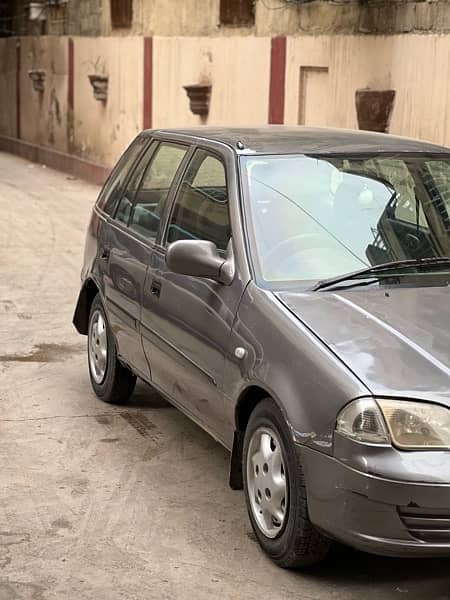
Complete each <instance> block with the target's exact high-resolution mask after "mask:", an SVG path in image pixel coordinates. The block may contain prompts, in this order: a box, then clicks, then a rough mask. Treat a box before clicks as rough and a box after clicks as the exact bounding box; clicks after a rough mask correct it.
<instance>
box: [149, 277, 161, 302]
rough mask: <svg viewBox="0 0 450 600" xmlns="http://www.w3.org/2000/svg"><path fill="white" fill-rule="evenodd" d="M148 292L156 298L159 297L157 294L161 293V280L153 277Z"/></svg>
mask: <svg viewBox="0 0 450 600" xmlns="http://www.w3.org/2000/svg"><path fill="white" fill-rule="evenodd" d="M150 294H151V295H152V296H156V297H157V298H159V296H160V294H161V282H160V281H158V280H157V279H153V281H152V283H151V285H150Z"/></svg>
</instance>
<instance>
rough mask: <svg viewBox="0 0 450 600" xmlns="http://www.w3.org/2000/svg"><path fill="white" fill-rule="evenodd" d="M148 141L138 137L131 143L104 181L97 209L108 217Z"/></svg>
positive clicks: (140, 136) (146, 138)
mask: <svg viewBox="0 0 450 600" xmlns="http://www.w3.org/2000/svg"><path fill="white" fill-rule="evenodd" d="M148 141H149V138H148V137H145V136H142V135H139V136H138V137H137V138H135V139H134V140H133V141H132V142H131V144H130V145H129V146H128V148H127V149H126V150H125V152H124V153H123V154H122V156H121V157H120V159H119V161H118V162H117V164H116V166H115V167H114V168H113V170H112V172H111V174H110V176H109V177H108V179H107V180H106V182H105V185H104V186H103V189H102V191H101V192H100V195H99V197H98V200H97V208H99V209H100V210H102V211H103V212H105V213H107V214H108V215H111V214H112V213H113V212H114V208H115V205H116V202H117V200H118V199H119V197H120V194H121V190H122V188H123V185H124V183H125V180H126V178H127V175H128V173H129V172H130V170H131V168H132V166H133V165H134V163H135V161H136V159H137V158H138V156H139V155H140V154H141V152H142V150H143V148H144V146H145V145H146V144H147V142H148Z"/></svg>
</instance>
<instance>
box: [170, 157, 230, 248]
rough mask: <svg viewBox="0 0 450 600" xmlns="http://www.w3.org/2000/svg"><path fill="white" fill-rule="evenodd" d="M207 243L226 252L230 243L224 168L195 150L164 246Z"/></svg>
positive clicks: (220, 163) (218, 161)
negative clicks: (181, 241) (178, 241)
mask: <svg viewBox="0 0 450 600" xmlns="http://www.w3.org/2000/svg"><path fill="white" fill-rule="evenodd" d="M177 240H208V241H211V242H214V243H215V244H216V246H217V249H218V250H222V251H225V250H226V248H227V246H228V242H229V240H230V219H229V215H228V193H227V186H226V177H225V167H224V165H223V163H222V162H221V161H220V160H219V159H218V158H216V157H214V156H211V155H210V154H208V153H207V152H206V151H204V150H197V152H196V153H195V155H194V157H193V159H192V162H191V164H190V166H189V168H188V170H187V172H186V175H185V177H184V179H183V182H182V184H181V187H180V191H179V193H178V195H177V198H176V200H175V205H174V209H173V213H172V216H171V219H170V224H169V229H168V233H167V243H168V244H170V243H172V242H175V241H177Z"/></svg>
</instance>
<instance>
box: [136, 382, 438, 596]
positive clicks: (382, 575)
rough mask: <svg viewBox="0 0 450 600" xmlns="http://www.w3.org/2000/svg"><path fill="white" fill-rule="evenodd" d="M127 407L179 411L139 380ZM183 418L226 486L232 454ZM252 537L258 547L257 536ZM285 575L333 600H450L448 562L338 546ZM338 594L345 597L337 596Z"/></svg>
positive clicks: (195, 440) (194, 439)
mask: <svg viewBox="0 0 450 600" xmlns="http://www.w3.org/2000/svg"><path fill="white" fill-rule="evenodd" d="M127 406H128V409H131V410H132V411H133V412H134V409H140V411H143V412H145V411H151V410H155V409H173V410H177V409H175V408H174V407H173V406H172V405H171V404H170V403H168V402H167V401H166V400H165V399H164V398H163V397H162V396H161V394H160V393H159V392H157V391H156V390H154V389H153V388H152V387H151V386H149V385H147V384H146V383H144V382H142V381H141V380H138V383H137V385H136V389H135V392H134V393H133V396H132V397H131V399H130V402H129V404H128V405H127ZM180 414H182V413H180ZM183 417H184V418H185V419H186V426H188V427H189V428H191V429H192V430H193V431H195V435H194V436H190V443H192V444H195V445H198V446H199V447H202V448H203V447H204V445H208V446H209V448H210V457H211V462H212V463H214V464H215V468H216V469H217V468H218V463H217V460H215V458H217V457H218V456H220V458H222V457H223V458H224V460H223V461H222V460H220V461H219V463H222V462H223V466H224V474H223V477H224V479H223V481H224V486H226V485H227V483H226V482H227V480H228V461H227V457H228V452H227V450H225V448H223V447H222V446H221V445H220V444H219V443H218V442H215V441H214V440H213V439H212V438H211V437H210V436H209V435H208V434H207V433H206V432H205V431H204V430H203V429H201V428H200V427H199V426H198V425H196V424H195V423H194V422H193V421H191V420H190V419H188V417H186V416H184V415H183ZM222 455H223V456H222ZM249 529H250V524H249ZM247 535H248V537H250V539H252V540H253V541H254V542H255V543H257V542H256V539H255V537H254V535H253V534H252V533H248V534H247ZM283 573H284V574H285V576H286V577H287V578H288V579H290V578H294V579H297V578H298V579H299V580H300V579H301V580H305V579H306V580H309V581H311V583H312V582H314V583H320V584H321V585H325V586H326V587H327V588H328V589H329V590H330V598H331V597H332V598H335V597H336V598H339V600H353V599H356V598H358V599H361V600H391V599H392V600H394V599H397V600H398V599H399V598H400V597H404V598H406V599H408V600H450V559H446V558H442V559H436V558H427V559H424V558H390V557H384V556H377V555H372V554H367V553H364V552H359V551H357V550H353V549H352V548H350V547H347V546H344V545H342V544H339V543H337V542H335V543H334V544H333V546H332V549H331V551H330V553H329V555H328V556H327V558H326V559H325V560H324V561H323V562H322V563H320V564H319V565H316V566H314V567H311V568H309V569H301V570H299V571H282V570H280V576H282V575H283ZM299 583H300V582H299ZM332 590H334V591H332ZM337 590H341V592H339V593H337ZM335 593H337V596H335V595H334V594H335Z"/></svg>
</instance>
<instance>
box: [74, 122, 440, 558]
mask: <svg viewBox="0 0 450 600" xmlns="http://www.w3.org/2000/svg"><path fill="white" fill-rule="evenodd" d="M449 257H450V150H449V149H446V148H443V147H440V146H436V145H432V144H428V143H422V142H418V141H414V140H408V139H402V138H396V137H392V136H387V135H381V134H374V133H363V132H352V131H345V130H333V129H308V128H301V127H296V128H287V127H264V128H261V129H225V128H220V129H212V128H206V127H205V128H199V129H194V130H169V131H163V130H157V131H156V130H155V131H144V132H143V133H141V134H140V135H138V137H137V138H136V139H135V140H134V141H133V142H132V144H131V145H130V147H129V148H128V149H127V150H126V152H125V153H124V155H123V156H122V158H121V159H120V161H119V162H118V164H117V166H116V167H115V168H114V169H113V171H112V173H111V175H110V177H109V179H108V181H107V182H106V184H105V186H104V188H103V189H102V191H101V193H100V195H99V198H98V200H97V203H96V205H95V207H94V209H93V212H92V217H91V221H90V225H89V230H88V234H87V240H86V247H85V257H84V266H83V269H82V285H81V292H80V295H79V298H78V303H77V306H76V310H75V315H74V324H75V327H76V329H77V330H78V331H79V332H80V333H81V334H83V335H87V338H88V365H89V373H90V378H91V382H92V386H93V388H94V390H95V392H96V394H97V395H98V396H99V398H101V399H102V400H104V401H106V402H118V403H120V402H125V401H127V400H128V398H129V397H130V395H131V394H132V392H133V388H134V385H135V382H136V377H140V378H142V379H143V380H144V381H146V382H147V383H149V384H150V385H152V386H154V387H155V388H156V389H157V390H159V391H160V392H161V393H162V394H163V395H164V396H165V397H167V399H168V400H169V401H170V402H171V403H173V404H174V405H176V406H177V407H178V408H179V409H180V410H182V411H183V412H185V413H186V414H187V415H188V416H189V417H190V418H192V419H193V420H194V421H196V422H197V423H198V424H199V425H200V426H201V427H203V428H204V429H205V430H207V431H208V432H209V433H210V434H211V435H212V436H213V437H214V438H215V439H216V440H218V441H219V442H220V443H221V444H223V445H224V446H225V447H226V448H228V449H229V450H230V451H231V459H230V485H231V486H232V487H233V488H235V489H242V488H243V489H244V493H245V499H246V503H247V508H248V514H249V518H250V521H251V525H252V527H253V529H254V532H255V534H256V537H257V539H258V541H259V543H260V545H261V546H262V548H263V549H264V550H265V552H266V553H267V554H268V555H269V556H270V557H271V558H272V559H273V560H274V561H275V563H277V564H278V565H280V566H282V567H301V566H307V565H311V564H313V563H315V562H317V561H319V560H321V559H322V558H323V557H324V556H325V555H326V553H327V552H328V549H329V547H330V544H331V543H332V540H338V541H341V542H344V543H347V544H349V545H351V546H353V547H355V548H358V549H361V550H365V551H370V552H374V553H378V554H385V555H395V556H414V555H415V556H438V555H441V556H442V555H446V556H450V288H449V281H450V258H449Z"/></svg>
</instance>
